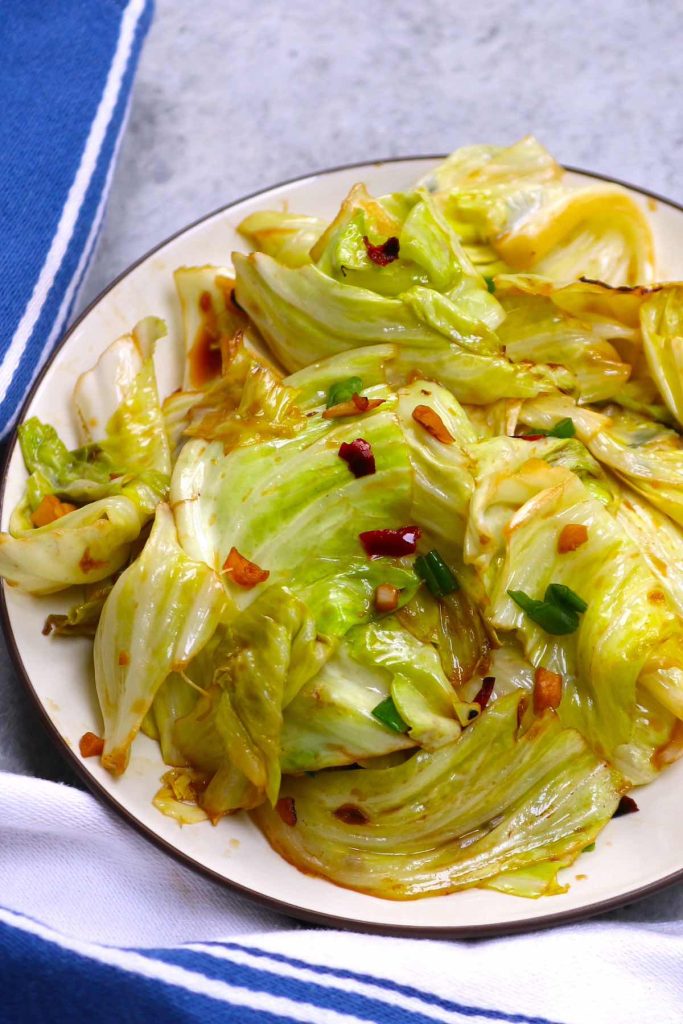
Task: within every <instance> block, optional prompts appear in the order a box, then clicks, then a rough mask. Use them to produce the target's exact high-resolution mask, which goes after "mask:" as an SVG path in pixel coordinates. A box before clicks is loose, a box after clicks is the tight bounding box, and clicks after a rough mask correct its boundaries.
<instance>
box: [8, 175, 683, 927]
mask: <svg viewBox="0 0 683 1024" xmlns="http://www.w3.org/2000/svg"><path fill="white" fill-rule="evenodd" d="M436 160H437V158H429V157H422V158H419V159H404V160H396V161H388V162H383V163H374V164H366V165H359V166H354V167H345V168H341V169H339V170H333V171H328V172H325V173H322V174H316V175H312V176H310V177H307V178H301V179H299V180H297V181H293V182H289V183H287V184H284V185H279V186H277V187H276V188H273V189H270V190H269V191H267V192H261V193H260V194H258V195H255V196H251V197H250V198H248V199H244V200H242V201H240V202H238V203H235V204H234V205H232V206H231V207H228V208H226V209H223V210H219V211H218V212H217V213H215V214H212V215H210V216H209V217H207V218H206V219H204V220H202V221H200V222H199V223H197V224H195V225H193V226H192V227H189V228H187V229H186V230H185V231H183V232H182V233H180V234H179V235H177V236H176V237H175V238H172V239H170V240H169V241H167V242H165V243H163V244H162V245H161V246H160V247H159V248H158V249H156V250H155V251H154V252H152V253H150V254H149V255H148V256H146V257H144V258H143V259H142V260H141V261H140V262H139V263H137V264H136V265H135V266H134V267H132V268H131V269H130V270H129V271H128V272H127V273H126V274H124V275H123V276H122V277H121V278H119V280H118V281H116V282H115V283H114V284H113V285H112V286H111V287H110V288H109V289H108V290H107V291H106V292H105V293H104V294H103V295H101V296H100V298H99V299H98V300H97V301H96V302H95V303H94V304H93V305H92V306H91V307H90V309H89V310H87V312H86V313H85V314H84V315H83V316H82V317H81V318H80V320H79V321H78V322H77V323H76V324H75V325H74V326H73V327H72V329H71V330H70V331H69V333H68V334H67V336H66V337H65V339H64V341H63V343H62V345H61V347H60V348H59V350H58V351H57V353H56V354H55V355H54V356H53V358H52V359H51V361H50V362H49V364H48V366H47V367H46V369H45V370H44V371H43V374H42V376H41V378H40V379H39V381H38V383H37V384H36V386H35V387H34V389H33V393H32V394H31V396H30V397H29V399H28V401H27V403H26V407H25V409H24V410H23V414H22V419H23V418H26V417H28V416H33V415H36V416H39V417H40V418H41V419H43V420H47V421H49V422H50V423H53V424H54V425H55V426H56V427H57V429H58V430H59V432H60V434H61V435H62V437H63V438H64V439H65V440H66V441H67V443H69V444H74V445H75V444H76V443H77V438H76V433H75V424H74V422H73V419H72V415H71V410H70V401H69V398H70V394H71V390H72V388H73V385H74V382H75V380H76V377H77V375H78V374H79V373H81V372H82V371H83V370H86V369H88V368H89V367H91V366H92V365H93V364H94V362H95V361H96V359H97V358H98V356H99V355H100V353H101V352H102V351H103V349H104V348H105V347H106V346H107V345H108V344H109V342H111V341H112V340H113V339H114V338H116V337H117V336H118V335H120V334H122V333H125V332H126V331H128V330H129V329H130V327H131V326H132V325H133V324H134V323H135V322H136V321H137V320H139V319H141V318H142V317H144V316H147V315H149V314H154V315H156V316H160V317H163V318H164V319H165V320H166V321H167V323H168V326H169V333H170V339H169V342H168V343H166V342H165V343H164V344H163V345H160V346H159V353H158V376H159V385H160V389H161V391H162V394H166V393H168V392H169V391H171V390H173V389H174V388H175V387H177V386H178V384H179V383H180V378H181V367H182V351H181V344H180V324H179V311H178V308H177V304H176V298H175V293H174V288H173V280H172V272H173V270H174V269H175V268H176V267H178V266H181V265H183V264H187V265H197V264H205V263H216V264H225V263H227V262H229V257H230V252H231V251H232V250H234V249H243V248H244V242H243V240H242V239H241V238H240V237H239V236H238V235H237V233H236V230H235V228H236V225H237V224H239V222H240V221H241V220H242V219H243V217H245V216H246V215H247V214H248V213H251V212H253V211H254V210H259V209H267V208H273V207H277V206H279V205H280V204H282V203H287V204H288V206H289V208H290V209H292V210H297V211H301V212H305V213H312V214H317V215H319V216H321V217H326V218H331V217H332V216H333V215H334V214H335V212H336V210H337V208H338V205H339V202H340V200H341V199H342V197H343V196H344V195H345V194H346V192H347V191H348V189H349V188H350V187H351V186H352V185H353V184H354V183H355V182H357V181H364V182H365V183H366V184H367V186H368V188H369V189H370V191H371V192H373V193H375V194H380V195H381V194H383V193H386V192H392V191H397V190H404V189H406V188H408V187H409V186H410V185H411V184H412V183H414V181H415V180H416V179H417V178H418V177H420V176H421V175H423V174H424V173H425V172H426V171H427V169H428V168H429V167H430V166H433V165H434V164H435V162H436ZM569 178H570V180H572V181H575V182H576V183H577V184H578V183H584V184H586V183H590V182H591V181H592V180H594V179H592V178H591V177H590V176H588V175H584V174H581V173H578V172H572V173H570V175H569ZM633 195H634V196H635V198H636V200H637V201H638V202H639V203H641V204H642V205H643V206H644V208H645V209H646V211H647V213H648V216H649V217H650V221H651V223H652V225H653V228H654V231H655V235H656V241H657V251H658V258H659V277H660V278H661V279H665V278H667V277H668V278H672V277H678V278H681V277H683V247H682V246H681V240H682V239H683V208H678V207H676V206H674V205H672V204H670V203H667V202H666V201H665V200H662V199H659V198H658V197H653V196H649V195H646V194H644V193H641V192H638V191H635V190H633ZM25 478H26V473H25V470H24V467H23V462H22V459H21V454H20V452H19V449H18V446H16V445H15V446H12V447H11V448H10V452H9V455H8V462H7V466H6V473H5V480H4V488H3V494H2V517H1V521H2V528H3V529H7V522H8V519H9V514H10V511H11V509H12V508H13V506H14V505H15V503H16V502H17V501H18V499H19V497H20V494H21V492H22V489H23V486H24V480H25ZM3 590H4V609H3V611H4V615H3V618H4V625H5V631H6V633H7V637H8V641H9V644H10V648H11V649H12V651H13V656H14V658H15V661H16V664H17V667H18V669H19V671H20V675H21V677H22V678H23V679H24V681H25V684H26V686H27V688H28V689H29V691H30V692H31V693H32V695H33V697H34V699H35V700H36V702H37V704H38V706H39V708H40V709H41V711H42V712H43V714H44V716H45V718H46V719H47V722H48V724H49V725H50V726H51V728H52V731H53V733H54V735H55V737H56V738H57V739H58V742H59V744H60V745H61V746H62V748H63V749H64V750H65V751H66V752H68V755H69V757H70V759H71V761H72V762H73V763H74V765H75V766H76V767H77V768H78V770H79V771H80V773H81V775H82V777H83V778H84V780H85V782H86V783H87V784H88V785H89V786H90V787H91V788H92V789H93V790H94V791H95V792H96V793H97V794H98V795H99V796H101V797H103V798H105V799H106V800H107V801H108V802H109V803H110V804H111V805H113V806H114V807H115V808H116V809H117V810H118V811H119V812H120V813H121V814H122V815H124V817H125V818H126V819H127V820H128V821H129V822H130V823H131V824H132V825H134V826H136V827H137V828H138V829H139V830H140V831H142V832H143V833H144V834H145V835H147V836H148V837H149V838H150V839H151V840H153V841H155V842H157V843H158V844H159V845H160V846H162V847H163V848H164V849H165V850H167V851H168V852H170V853H173V854H175V855H176V856H178V857H179V858H181V859H182V860H184V861H185V862H187V863H188V864H190V865H191V866H193V867H195V868H196V869H198V870H200V871H203V872H205V873H206V874H209V875H212V876H213V877H214V878H217V879H219V880H220V881H223V882H225V883H226V884H228V885H231V886H234V887H236V888H239V889H242V890H243V891H245V892H247V893H249V894H251V895H253V896H254V897H256V898H258V899H260V900H261V901H262V902H266V903H269V904H270V905H271V906H273V907H275V908H277V909H280V910H283V911H285V912H288V913H291V914H292V915H294V916H296V917H301V918H305V919H309V920H314V921H318V922H320V923H327V924H334V925H337V926H342V927H357V928H362V929H364V930H373V931H381V932H393V933H401V932H403V933H410V934H412V935H416V934H421V935H427V934H429V935H435V934H439V933H441V934H449V935H453V936H456V935H457V936H481V935H484V934H501V933H503V932H510V931H518V930H524V929H528V928H537V927H539V926H542V925H550V924H554V923H557V922H559V921H562V920H568V919H573V918H578V917H581V916H587V915H588V914H592V913H595V912H597V911H598V910H603V909H607V908H608V907H613V906H616V905H619V904H622V903H625V902H627V901H630V900H633V899H634V898H636V897H639V896H642V895H644V894H645V893H647V892H651V891H653V890H654V889H656V888H659V887H662V886H664V885H666V884H668V883H670V882H672V881H674V880H675V879H677V878H680V877H683V815H681V813H680V807H681V804H680V791H681V788H682V787H683V761H681V762H679V763H678V764H676V765H674V766H673V767H672V768H671V769H669V770H668V771H666V772H665V773H664V774H663V775H662V777H661V778H660V779H658V780H657V781H656V783H654V784H653V785H652V786H650V787H647V788H645V789H643V790H641V791H640V792H639V793H638V804H639V807H640V813H639V814H633V815H629V816H627V817H623V818H620V819H618V820H616V821H612V822H610V824H609V825H608V826H607V828H606V829H605V831H604V832H603V834H602V835H601V836H600V838H599V840H598V843H597V849H596V851H595V852H593V853H589V854H583V855H582V856H581V857H580V858H579V860H578V861H577V863H576V864H575V865H574V866H573V867H572V868H570V869H567V870H566V871H564V872H563V880H564V881H566V882H569V883H570V887H569V891H568V892H567V893H566V894H564V895H561V896H552V897H545V898H542V899H541V900H538V901H535V900H525V899H521V898H518V897H514V896H507V895H502V894H498V893H495V892H487V891H484V890H478V889H472V890H468V891H466V892H462V893H454V894H452V895H449V896H439V897H436V898H432V899H424V900H417V901H411V902H390V901H387V900H381V899H377V898H375V897H371V896H365V895H361V894H360V893H356V892H351V891H349V890H347V889H341V888H338V887H337V886H335V885H332V884H330V883H329V882H326V881H323V880H322V879H319V878H312V877H309V876H307V875H304V874H301V873H300V872H299V871H297V869H296V868H294V867H292V866H291V865H289V864H287V863H286V862H285V861H284V860H282V859H281V858H280V857H279V856H278V855H277V854H275V853H274V852H273V851H272V850H271V849H270V847H269V846H268V844H267V842H266V840H265V839H264V838H263V836H262V835H261V834H260V832H259V831H258V830H257V829H256V827H255V826H254V825H253V824H252V823H251V822H250V820H249V819H248V818H247V816H246V815H237V816H234V817H231V818H225V819H223V820H222V821H221V822H220V823H219V824H218V825H217V826H215V827H214V826H212V825H210V824H209V823H208V822H205V823H202V824H198V825H190V826H185V827H181V826H179V825H178V824H176V822H175V821H173V820H171V819H170V818H167V817H164V816H163V815H162V814H160V813H159V812H158V811H157V810H156V809H155V808H154V807H153V806H152V797H153V796H154V793H155V792H156V790H157V789H158V786H159V778H160V776H161V774H162V772H163V771H164V765H163V764H162V761H161V757H160V753H159V749H158V747H157V745H156V743H154V742H152V741H151V740H149V739H147V738H146V737H145V736H139V737H138V739H137V740H136V741H135V744H134V747H133V753H132V757H131V760H130V766H129V768H128V770H127V772H126V773H125V775H124V776H123V777H122V778H120V779H113V778H112V777H111V776H110V775H109V774H108V773H107V772H106V771H105V770H104V769H103V768H102V767H101V766H100V764H99V762H98V761H97V760H96V759H93V758H91V759H89V760H85V761H84V760H82V759H81V758H80V756H79V754H78V739H79V737H80V736H82V734H83V733H84V732H86V731H88V730H92V731H94V732H97V733H99V732H100V731H101V722H100V717H99V711H98V708H97V704H96V698H95V695H94V683H93V678H92V667H91V661H92V657H91V644H90V642H89V641H87V640H83V639H78V640H70V641H69V640H60V639H58V638H57V639H54V638H50V637H43V636H41V627H42V625H43V622H44V620H45V616H46V614H47V613H48V612H50V611H60V610H62V608H63V609H64V610H66V608H67V607H69V605H70V604H72V603H73V601H72V600H71V599H70V598H68V597H67V598H65V599H60V596H59V595H57V596H56V597H51V598H45V599H38V598H31V597H28V596H26V595H22V594H19V593H17V592H16V591H13V590H6V589H5V588H4V586H3Z"/></svg>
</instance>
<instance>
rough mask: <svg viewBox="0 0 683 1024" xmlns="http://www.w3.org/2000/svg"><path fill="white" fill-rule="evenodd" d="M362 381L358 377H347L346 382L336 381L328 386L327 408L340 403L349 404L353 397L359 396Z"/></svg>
mask: <svg viewBox="0 0 683 1024" xmlns="http://www.w3.org/2000/svg"><path fill="white" fill-rule="evenodd" d="M362 387H363V381H362V380H361V379H360V377H347V378H346V380H338V381H336V382H335V383H334V384H332V385H331V386H330V389H329V391H328V392H327V408H328V409H331V408H332V406H333V405H340V404H341V403H342V402H350V401H351V399H352V398H353V396H354V395H358V394H360V391H361V388H362Z"/></svg>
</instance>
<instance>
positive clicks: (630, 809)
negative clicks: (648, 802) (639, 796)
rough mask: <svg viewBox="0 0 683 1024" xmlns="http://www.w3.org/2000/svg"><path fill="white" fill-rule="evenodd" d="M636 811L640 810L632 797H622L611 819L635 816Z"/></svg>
mask: <svg viewBox="0 0 683 1024" xmlns="http://www.w3.org/2000/svg"><path fill="white" fill-rule="evenodd" d="M638 810H640V808H639V807H638V804H637V803H636V802H635V800H634V799H633V797H632V796H622V798H621V800H620V801H619V803H618V804H617V809H616V811H615V812H614V814H613V815H612V817H613V818H621V816H622V815H623V814H635V812H636V811H638Z"/></svg>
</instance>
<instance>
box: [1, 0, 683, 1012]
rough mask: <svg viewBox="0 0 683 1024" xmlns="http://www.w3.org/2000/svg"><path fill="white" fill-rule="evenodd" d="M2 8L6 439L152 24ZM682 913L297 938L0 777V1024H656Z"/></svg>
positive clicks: (118, 9) (672, 973)
mask: <svg viewBox="0 0 683 1024" xmlns="http://www.w3.org/2000/svg"><path fill="white" fill-rule="evenodd" d="M0 4H1V15H0V58H1V59H0V95H2V97H3V104H2V108H1V109H0V271H1V274H2V276H1V280H2V287H1V288H0V437H4V436H6V435H7V432H8V431H9V430H10V429H11V427H12V426H13V424H14V421H15V419H16V416H17V413H18V410H19V407H20V405H21V402H22V399H23V397H24V395H25V394H26V392H27V390H28V388H29V387H30V385H31V382H32V381H33V379H34V378H35V375H36V374H37V372H38V371H39V369H40V367H41V366H42V364H43V363H44V361H45V359H46V358H47V356H48V354H49V352H50V350H51V349H52V347H53V345H54V344H55V342H56V341H57V339H58V337H59V335H60V332H61V331H62V329H63V327H64V325H65V324H66V323H67V321H68V319H69V315H70V312H71V310H72V308H73V306H74V302H75V299H76V296H77V293H78V288H79V285H80V283H81V281H82V279H83V276H84V274H85V272H86V270H87V267H88V262H89V260H90V258H91V255H92V252H93V248H94V245H95V242H96V240H97V234H98V230H99V227H100V224H101V220H102V213H103V209H104V204H105V201H106V196H107V191H108V187H109V182H110V179H111V175H112V170H113V166H114V161H115V157H116V151H117V147H118V144H119V141H120V138H121V133H122V131H123V128H124V126H125V120H126V113H127V109H128V103H129V98H130V90H131V84H132V80H133V76H134V73H135V67H136V64H137V59H138V56H139V52H140V48H141V45H142V41H143V38H144V35H145V32H146V30H147V28H148V25H149V21H150V18H151V4H150V2H149V0H51V2H47V3H46V0H4V3H2V0H0ZM197 11H198V13H199V12H200V11H201V5H198V6H197ZM0 713H1V711H0ZM677 900H678V904H679V905H678V906H677V902H676V901H677ZM680 904H681V889H680V888H679V889H678V890H674V891H672V892H670V893H668V894H665V895H664V896H663V897H662V898H661V900H660V902H659V904H658V907H659V910H658V911H656V913H658V914H659V917H660V920H659V921H658V922H655V921H654V920H653V919H652V910H650V912H649V913H650V918H649V919H648V918H645V920H649V923H641V924H640V925H638V924H637V923H631V924H625V923H621V924H620V923H615V922H609V923H608V922H602V923H599V924H595V923H593V924H590V923H588V924H584V925H579V926H576V927H574V928H564V929H558V930H556V931H554V932H552V933H543V934H542V935H528V936H522V937H518V938H514V939H500V940H494V941H487V942H477V943H463V942H459V943H448V942H425V941H417V940H400V939H389V938H379V937H371V936H364V935H354V934H350V933H339V932H333V931H325V930H321V929H318V930H316V929H310V928H303V927H300V926H297V925H296V923H295V922H292V921H289V920H287V919H285V918H282V917H279V916H277V915H275V914H273V913H271V912H269V911H265V910H263V909H261V908H260V907H258V906H255V905H253V904H251V903H249V902H248V901H246V900H244V899H243V898H241V897H240V896H238V895H236V894H235V893H233V892H231V891H230V890H228V889H226V888H224V887H222V886H220V885H218V884H217V883H215V882H212V881H210V880H209V879H206V878H202V877H200V876H198V875H195V874H194V873H192V872H190V871H189V870H188V869H186V868H184V867H182V866H180V865H179V864H177V863H176V862H175V861H174V860H172V859H171V858H169V857H168V856H166V855H165V854H163V853H161V852H160V851H158V850H157V849H155V848H154V847H152V846H151V845H149V844H148V843H147V842H146V841H145V840H143V839H142V838H141V837H140V836H138V835H137V834H136V833H134V832H133V831H132V830H131V829H130V828H129V827H128V826H126V825H124V824H123V823H122V822H120V821H119V820H118V819H117V818H115V817H114V816H113V815H112V814H111V812H110V811H108V810H107V809H105V808H104V807H102V806H101V805H100V804H99V803H98V802H97V801H96V800H95V799H94V798H93V797H92V796H90V795H88V794H86V793H82V792H80V791H78V790H74V789H70V788H68V787H66V786H58V785H55V784H54V783H50V782H44V781H40V780H38V779H29V778H23V777H20V776H15V775H2V774H0V1022H2V1024H53V1022H54V1024H64V1022H67V1024H68V1022H71V1021H81V1020H87V1021H89V1020H96V1021H97V1024H110V1022H111V1024H122V1022H125V1024H138V1022H140V1024H149V1022H151V1021H159V1022H163V1024H175V1022H183V1024H185V1022H187V1024H200V1022H201V1024H214V1022H218V1021H220V1022H224V1021H230V1022H238V1024H252V1022H256V1021H265V1022H272V1024H288V1022H305V1024H358V1022H378V1024H380V1022H381V1024H430V1022H433V1021H446V1022H452V1024H459V1022H464V1021H467V1022H476V1021H482V1022H510V1024H532V1022H533V1024H617V1022H618V1024H642V1022H644V1021H649V1020H651V1019H652V1020H656V1022H657V1024H674V1022H680V1021H681V1020H683V925H682V924H681V923H680V922H681V919H682V918H683V906H681V905H680ZM652 906H654V904H652V902H651V903H650V907H651V908H652Z"/></svg>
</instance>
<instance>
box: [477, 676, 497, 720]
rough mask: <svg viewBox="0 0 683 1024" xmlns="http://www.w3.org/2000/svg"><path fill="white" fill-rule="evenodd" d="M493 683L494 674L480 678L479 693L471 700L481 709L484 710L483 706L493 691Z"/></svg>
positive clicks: (494, 682) (494, 679)
mask: <svg viewBox="0 0 683 1024" xmlns="http://www.w3.org/2000/svg"><path fill="white" fill-rule="evenodd" d="M495 684H496V677H495V676H486V677H485V678H484V679H482V682H481V689H480V690H479V693H478V694H477V696H476V697H475V698H474V700H473V701H472V703H473V704H478V705H479V707H480V708H481V710H482V711H483V710H484V708H485V707H486V705H487V704H488V702H489V699H490V697H491V694H492V693H493V687H494V686H495Z"/></svg>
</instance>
